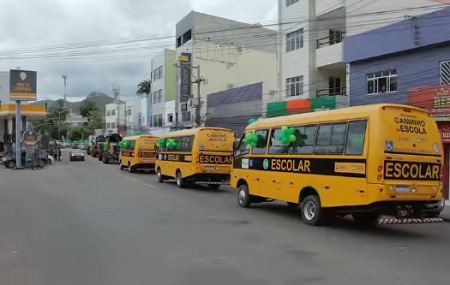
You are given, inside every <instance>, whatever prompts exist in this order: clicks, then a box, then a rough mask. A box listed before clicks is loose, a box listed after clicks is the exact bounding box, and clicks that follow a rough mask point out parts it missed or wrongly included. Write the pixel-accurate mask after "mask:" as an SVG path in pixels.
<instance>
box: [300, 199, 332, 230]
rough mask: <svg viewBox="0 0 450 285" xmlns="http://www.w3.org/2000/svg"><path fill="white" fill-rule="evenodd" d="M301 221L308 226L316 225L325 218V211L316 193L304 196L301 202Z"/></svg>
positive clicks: (321, 222)
mask: <svg viewBox="0 0 450 285" xmlns="http://www.w3.org/2000/svg"><path fill="white" fill-rule="evenodd" d="M301 212H302V219H303V222H304V223H305V224H307V225H310V226H318V225H321V224H323V223H324V221H325V219H326V217H325V216H326V215H325V211H324V209H323V208H322V206H321V204H320V198H319V197H318V196H316V195H309V196H307V197H305V198H304V199H303V201H302V203H301Z"/></svg>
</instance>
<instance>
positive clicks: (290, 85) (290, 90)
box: [286, 76, 303, 97]
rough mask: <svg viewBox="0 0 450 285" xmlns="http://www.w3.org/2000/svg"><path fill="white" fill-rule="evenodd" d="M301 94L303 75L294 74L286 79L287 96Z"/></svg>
mask: <svg viewBox="0 0 450 285" xmlns="http://www.w3.org/2000/svg"><path fill="white" fill-rule="evenodd" d="M302 94H303V76H296V77H291V78H287V79H286V95H287V97H292V96H300V95H302Z"/></svg>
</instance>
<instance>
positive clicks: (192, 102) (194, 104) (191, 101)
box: [188, 98, 199, 107]
mask: <svg viewBox="0 0 450 285" xmlns="http://www.w3.org/2000/svg"><path fill="white" fill-rule="evenodd" d="M188 105H189V107H197V106H198V105H199V99H198V98H191V99H189V101H188Z"/></svg>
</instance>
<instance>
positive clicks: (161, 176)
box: [156, 167, 164, 183]
mask: <svg viewBox="0 0 450 285" xmlns="http://www.w3.org/2000/svg"><path fill="white" fill-rule="evenodd" d="M156 180H157V181H158V183H163V182H164V178H163V175H162V173H161V168H159V167H158V170H156Z"/></svg>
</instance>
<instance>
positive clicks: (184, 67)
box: [175, 11, 277, 127]
mask: <svg viewBox="0 0 450 285" xmlns="http://www.w3.org/2000/svg"><path fill="white" fill-rule="evenodd" d="M176 54H177V59H178V65H179V66H180V68H179V72H178V100H177V103H176V105H175V108H176V113H179V116H178V121H177V124H178V125H180V126H183V127H192V126H197V125H203V124H204V123H205V122H206V120H207V113H208V110H207V109H208V108H209V107H211V104H208V101H209V98H210V97H209V96H212V97H214V98H217V96H220V94H222V95H224V94H231V93H233V92H235V91H236V90H239V89H237V88H241V87H242V88H245V86H248V85H252V84H260V83H262V84H263V86H264V88H263V89H264V92H266V94H263V95H264V99H262V100H261V105H262V101H264V100H276V90H277V32H276V31H274V30H270V29H266V28H263V27H262V26H261V25H251V24H247V23H241V22H237V21H233V20H229V19H224V18H220V17H216V16H212V15H207V14H203V13H198V12H195V11H192V12H191V13H189V14H188V15H186V16H185V17H184V18H183V19H182V20H180V21H179V22H178V23H177V25H176ZM199 79H200V81H201V82H200V83H199V84H197V83H196V82H198V80H199ZM234 89H236V90H234ZM233 90H234V91H233ZM220 92H225V93H220ZM236 92H238V91H236ZM218 94H219V95H218ZM224 96H226V95H224ZM212 97H211V98H212ZM235 99H236V98H235ZM237 99H239V98H237ZM241 99H242V100H243V101H242V102H243V103H245V100H246V99H245V98H244V97H242V98H241ZM213 100H218V99H213ZM230 102H231V101H230ZM237 103H239V102H236V101H233V104H237ZM213 105H214V104H213ZM211 108H215V107H211ZM263 108H265V105H262V106H261V109H263ZM238 110H240V111H241V112H240V113H237V111H238ZM234 115H236V116H239V115H245V110H243V109H236V110H235V111H234ZM210 123H211V122H210Z"/></svg>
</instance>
